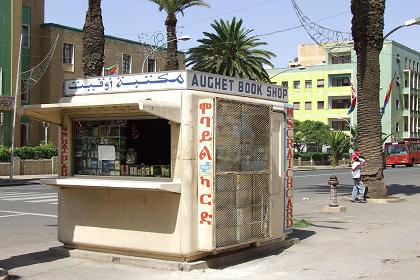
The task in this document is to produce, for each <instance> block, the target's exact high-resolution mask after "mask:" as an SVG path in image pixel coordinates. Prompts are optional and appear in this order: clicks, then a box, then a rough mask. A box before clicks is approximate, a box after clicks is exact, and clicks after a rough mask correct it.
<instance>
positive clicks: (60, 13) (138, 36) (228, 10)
mask: <svg viewBox="0 0 420 280" xmlns="http://www.w3.org/2000/svg"><path fill="white" fill-rule="evenodd" d="M295 1H296V3H297V4H298V5H299V8H300V10H301V11H302V12H303V14H304V15H305V16H306V17H308V18H309V19H310V20H311V21H314V22H316V23H317V24H319V25H321V26H323V27H325V28H329V29H332V30H337V31H341V32H345V33H346V32H347V33H350V32H351V18H352V14H351V10H350V0H295ZM206 2H207V3H208V4H209V5H210V8H203V7H191V8H188V9H186V10H185V11H184V16H182V15H181V14H178V16H177V18H178V28H177V33H178V37H179V36H181V35H188V36H190V37H191V39H190V40H189V41H180V42H179V44H178V49H179V50H182V51H186V50H188V48H191V47H195V46H197V45H198V44H199V43H198V42H197V40H199V39H201V38H203V32H213V29H212V27H211V23H212V22H214V20H220V19H223V20H231V19H232V18H233V17H236V18H242V19H243V26H244V27H245V28H247V29H252V30H254V31H253V32H252V33H251V34H252V35H258V36H259V38H260V39H261V41H264V42H266V43H267V45H266V46H264V48H265V49H266V50H269V51H271V52H273V53H274V54H276V57H275V58H273V59H272V60H271V62H272V63H273V64H274V66H275V67H286V66H287V64H288V62H289V60H293V59H294V58H295V57H296V56H297V47H298V45H299V44H310V43H314V42H313V41H312V39H311V38H310V37H309V36H308V34H307V33H306V32H305V30H304V29H303V28H302V27H300V28H299V27H298V26H299V25H300V22H299V19H298V17H297V15H296V12H295V10H294V8H293V5H292V2H291V1H290V0H206ZM87 3H88V0H71V5H69V1H68V0H45V22H46V23H57V24H61V25H66V26H70V27H74V28H80V29H82V28H83V24H84V21H85V15H86V10H87ZM63 7H65V8H63ZM102 16H103V22H104V26H105V34H106V35H112V36H116V37H121V38H125V39H129V40H134V41H140V42H143V43H148V44H153V42H154V41H153V34H157V33H163V34H166V31H165V17H166V13H165V12H164V11H162V12H160V11H159V9H158V6H157V5H156V4H154V3H152V2H151V1H149V0H119V1H115V0H102ZM416 17H420V1H419V0H387V1H386V8H385V28H384V34H386V33H387V32H389V31H390V30H392V29H393V28H394V27H397V26H399V25H402V24H403V23H404V21H406V20H408V19H412V18H416ZM388 39H391V40H394V41H397V42H399V43H401V44H403V45H406V46H408V47H410V48H412V49H415V50H417V51H419V52H420V25H414V26H410V27H405V28H402V29H400V30H398V31H396V32H395V33H393V34H392V35H391V36H390V37H389V38H388Z"/></svg>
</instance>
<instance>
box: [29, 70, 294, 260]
mask: <svg viewBox="0 0 420 280" xmlns="http://www.w3.org/2000/svg"><path fill="white" fill-rule="evenodd" d="M63 88H64V92H63V97H62V98H61V99H60V102H59V103H56V104H39V105H27V106H24V108H23V114H24V115H26V116H28V117H31V118H35V119H38V120H42V121H46V122H49V123H53V124H56V125H59V126H60V132H59V136H60V137H59V138H60V141H61V144H60V149H59V159H60V164H61V167H60V174H59V177H58V178H57V179H47V180H43V183H44V184H47V185H50V186H52V187H56V188H58V189H59V202H58V240H59V241H60V242H62V243H64V245H65V246H67V247H69V248H80V249H87V250H95V251H104V252H115V253H120V254H129V255H139V256H148V257H154V258H162V259H173V260H183V261H191V260H195V259H199V258H202V257H204V256H206V255H211V254H215V253H218V252H221V251H226V250H232V249H235V248H243V247H246V246H250V245H252V244H260V243H263V242H266V241H268V242H273V241H276V240H284V239H285V238H286V236H287V233H289V232H290V230H291V227H292V224H293V205H292V190H293V171H292V167H293V118H292V117H293V109H292V108H290V107H289V106H288V105H287V104H286V102H287V88H284V87H280V86H277V85H274V84H263V83H257V82H254V81H249V80H243V79H236V78H231V77H226V76H220V75H214V74H208V73H202V72H196V71H176V72H160V73H148V74H141V75H124V76H122V75H120V76H108V77H97V78H89V79H77V80H67V81H65V82H64V87H63Z"/></svg>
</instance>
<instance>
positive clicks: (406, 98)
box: [403, 94, 409, 110]
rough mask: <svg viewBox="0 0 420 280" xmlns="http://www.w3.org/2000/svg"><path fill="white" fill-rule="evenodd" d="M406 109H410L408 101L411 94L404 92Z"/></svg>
mask: <svg viewBox="0 0 420 280" xmlns="http://www.w3.org/2000/svg"><path fill="white" fill-rule="evenodd" d="M403 96H404V109H405V110H408V102H409V99H408V98H409V95H408V94H404V95H403Z"/></svg>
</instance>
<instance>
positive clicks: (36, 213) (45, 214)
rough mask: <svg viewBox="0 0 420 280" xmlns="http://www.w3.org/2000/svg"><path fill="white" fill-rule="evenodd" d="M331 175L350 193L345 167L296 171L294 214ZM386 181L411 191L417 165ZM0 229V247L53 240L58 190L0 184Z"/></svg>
mask: <svg viewBox="0 0 420 280" xmlns="http://www.w3.org/2000/svg"><path fill="white" fill-rule="evenodd" d="M331 175H336V176H337V177H338V180H339V186H338V195H341V196H346V195H350V194H351V190H352V179H351V176H350V170H349V169H348V168H346V169H344V168H343V169H334V170H316V171H295V173H294V177H295V193H294V211H295V216H297V217H301V216H306V214H307V213H305V212H308V210H314V211H315V210H319V209H318V208H319V206H318V205H319V202H320V201H325V204H328V201H329V187H328V183H327V182H328V179H329V177H330V176H331ZM385 181H386V183H387V184H388V185H390V187H389V191H390V194H398V193H405V194H410V192H411V191H414V188H415V186H416V185H418V184H419V183H418V182H420V166H416V167H412V168H407V167H396V168H392V169H391V168H388V169H386V170H385ZM401 185H404V186H401ZM311 205H313V207H312V208H311ZM303 206H305V207H303ZM0 228H1V232H0V248H12V247H16V246H21V245H27V244H32V243H42V242H53V241H56V240H57V191H56V190H54V189H51V188H49V187H47V186H43V185H23V186H14V187H1V188H0Z"/></svg>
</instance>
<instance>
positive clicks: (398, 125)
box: [395, 123, 400, 132]
mask: <svg viewBox="0 0 420 280" xmlns="http://www.w3.org/2000/svg"><path fill="white" fill-rule="evenodd" d="M395 132H400V123H395Z"/></svg>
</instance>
